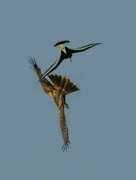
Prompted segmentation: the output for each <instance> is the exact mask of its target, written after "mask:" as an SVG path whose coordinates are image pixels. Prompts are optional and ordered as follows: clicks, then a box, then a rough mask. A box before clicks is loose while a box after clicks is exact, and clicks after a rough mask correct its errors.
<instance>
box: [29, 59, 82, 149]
mask: <svg viewBox="0 0 136 180" xmlns="http://www.w3.org/2000/svg"><path fill="white" fill-rule="evenodd" d="M28 62H29V63H30V64H31V66H30V67H31V68H32V69H33V70H34V71H35V72H36V74H37V76H38V78H39V79H40V78H41V77H42V76H43V74H42V72H41V69H40V68H39V67H38V65H37V63H36V60H35V58H31V57H30V58H29V59H28ZM48 77H49V79H50V80H51V82H50V81H49V80H48V79H46V78H45V77H44V78H43V79H42V80H41V81H40V83H41V86H42V88H43V90H44V92H45V93H46V94H48V95H49V96H50V97H52V98H53V99H54V101H55V103H56V105H57V108H58V110H59V117H60V128H61V132H62V137H63V141H64V145H63V146H62V149H63V151H65V150H67V148H69V144H70V141H69V132H68V127H67V124H66V117H65V110H64V108H65V107H68V105H67V103H66V101H65V96H66V95H67V94H70V93H72V92H75V91H78V90H79V88H78V87H77V86H76V85H75V84H74V83H73V82H71V81H70V79H69V78H67V77H66V76H61V75H57V74H55V75H53V74H50V75H48Z"/></svg>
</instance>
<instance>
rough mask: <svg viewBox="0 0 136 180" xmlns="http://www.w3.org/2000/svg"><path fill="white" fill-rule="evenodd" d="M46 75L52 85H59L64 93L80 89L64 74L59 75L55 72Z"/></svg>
mask: <svg viewBox="0 0 136 180" xmlns="http://www.w3.org/2000/svg"><path fill="white" fill-rule="evenodd" d="M48 77H49V78H50V80H51V81H52V83H53V85H54V86H55V87H56V88H58V87H60V88H61V89H63V90H64V95H66V94H70V93H72V92H75V91H79V90H80V89H79V88H78V87H77V86H76V85H75V84H74V83H73V82H71V81H70V79H69V78H67V77H66V76H61V75H57V74H55V75H54V74H49V75H48Z"/></svg>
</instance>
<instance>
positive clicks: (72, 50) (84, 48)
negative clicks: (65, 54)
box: [66, 43, 102, 54]
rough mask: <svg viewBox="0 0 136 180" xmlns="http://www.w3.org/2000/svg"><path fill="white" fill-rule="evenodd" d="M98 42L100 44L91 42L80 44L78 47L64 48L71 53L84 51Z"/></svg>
mask: <svg viewBox="0 0 136 180" xmlns="http://www.w3.org/2000/svg"><path fill="white" fill-rule="evenodd" d="M99 44H102V43H92V44H88V45H86V46H82V47H79V48H73V49H69V48H67V47H66V48H67V51H70V52H71V53H72V54H73V53H78V52H82V51H85V50H87V49H90V48H92V47H94V46H97V45H99Z"/></svg>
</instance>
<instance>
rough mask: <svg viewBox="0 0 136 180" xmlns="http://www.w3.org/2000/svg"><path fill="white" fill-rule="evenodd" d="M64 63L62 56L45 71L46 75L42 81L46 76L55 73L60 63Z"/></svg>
mask: <svg viewBox="0 0 136 180" xmlns="http://www.w3.org/2000/svg"><path fill="white" fill-rule="evenodd" d="M62 61H63V58H62V56H61V54H60V57H59V58H58V59H57V60H56V61H55V62H54V63H53V64H52V65H51V66H50V67H49V68H48V69H47V70H46V71H45V73H44V74H43V75H42V77H41V79H43V78H44V77H45V76H47V75H48V74H50V73H51V72H52V71H54V70H55V69H56V68H57V67H58V66H59V65H60V63H61V62H62Z"/></svg>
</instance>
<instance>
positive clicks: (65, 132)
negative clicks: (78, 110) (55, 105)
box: [59, 106, 70, 151]
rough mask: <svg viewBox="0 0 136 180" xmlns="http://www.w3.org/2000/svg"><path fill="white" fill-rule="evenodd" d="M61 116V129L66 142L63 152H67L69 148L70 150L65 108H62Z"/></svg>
mask: <svg viewBox="0 0 136 180" xmlns="http://www.w3.org/2000/svg"><path fill="white" fill-rule="evenodd" d="M59 116H60V128H61V133H62V137H63V141H64V145H63V146H62V149H63V151H65V150H66V151H67V148H69V144H70V141H69V132H68V127H67V124H66V117H65V112H64V106H61V107H60V109H59Z"/></svg>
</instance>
